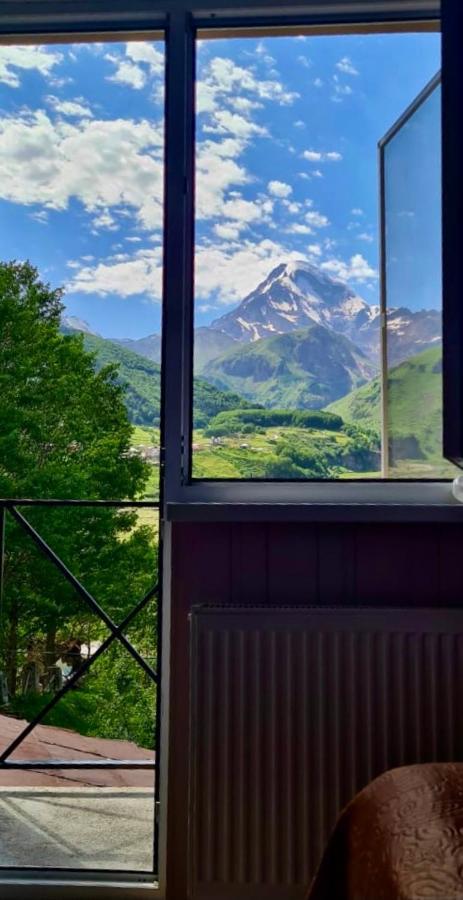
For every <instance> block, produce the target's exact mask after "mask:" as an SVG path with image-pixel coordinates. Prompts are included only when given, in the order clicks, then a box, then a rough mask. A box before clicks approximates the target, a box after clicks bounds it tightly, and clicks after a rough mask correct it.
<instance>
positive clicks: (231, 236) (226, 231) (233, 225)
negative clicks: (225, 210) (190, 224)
mask: <svg viewBox="0 0 463 900" xmlns="http://www.w3.org/2000/svg"><path fill="white" fill-rule="evenodd" d="M241 231H242V227H241V223H240V222H223V223H221V222H217V224H216V225H214V233H215V234H216V235H217V237H219V238H222V239H223V240H225V241H236V240H238V238H239V236H240V232H241Z"/></svg>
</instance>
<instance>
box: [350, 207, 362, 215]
mask: <svg viewBox="0 0 463 900" xmlns="http://www.w3.org/2000/svg"><path fill="white" fill-rule="evenodd" d="M351 213H352V215H353V216H364V215H365V213H364V211H363V209H360V207H359V206H354V208H353V209H351Z"/></svg>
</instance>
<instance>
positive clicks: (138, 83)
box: [106, 54, 146, 91]
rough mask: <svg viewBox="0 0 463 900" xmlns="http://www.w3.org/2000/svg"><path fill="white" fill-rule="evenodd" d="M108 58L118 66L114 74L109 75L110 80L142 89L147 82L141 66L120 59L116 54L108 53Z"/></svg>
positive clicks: (135, 88)
mask: <svg viewBox="0 0 463 900" xmlns="http://www.w3.org/2000/svg"><path fill="white" fill-rule="evenodd" d="M106 59H108V60H109V61H110V62H113V63H115V65H116V66H117V68H116V71H115V72H114V74H113V75H108V81H114V82H115V83H116V84H126V85H128V87H131V88H134V90H137V91H138V90H140V89H141V88H142V87H144V86H145V84H146V75H145V72H144V71H143V69H141V68H140V66H136V65H135V64H134V63H131V62H127V61H126V60H123V59H118V58H117V57H115V56H111V55H110V54H108V55H107V57H106Z"/></svg>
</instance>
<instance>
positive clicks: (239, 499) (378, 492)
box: [163, 0, 461, 519]
mask: <svg viewBox="0 0 463 900" xmlns="http://www.w3.org/2000/svg"><path fill="white" fill-rule="evenodd" d="M207 5H212V4H202V8H203V10H204V7H205V6H207ZM231 5H232V4H230V6H231ZM258 6H260V4H259V3H256V4H255V6H254V8H253V10H246V11H245V12H244V14H243V10H240V9H239V4H238V3H235V4H233V11H232V12H227V15H226V16H221V15H220V12H219V11H216V12H212V11H211V12H208V13H207V14H205V13H204V12H201V15H200V16H199V17H198V16H195V15H194V10H192V4H190V12H191V14H189V13H188V12H186V13H184V17H183V23H184V54H183V60H181V59H180V56H179V61H178V62H179V69H178V70H180V69H181V70H182V72H183V75H184V78H185V80H184V83H183V89H182V98H181V99H180V96H179V94H180V90H179V86H178V84H177V96H176V97H173V96H171V97H170V102H169V97H168V99H167V111H166V121H167V128H169V124H168V123H169V114H170V115H171V116H172V117H174V118H176V117H178V119H179V120H181V126H182V127H181V128H180V130H179V129H178V125H179V122H177V125H176V127H177V142H178V143H177V146H181V147H182V148H183V153H182V157H181V159H180V158H179V157H177V160H176V166H175V168H174V166H172V167H171V169H170V171H169V161H170V155H169V150H168V148H167V151H166V198H167V200H166V203H167V213H166V214H167V216H170V221H171V222H173V223H175V232H176V233H175V235H173V234H171V233H170V228H169V226H168V225H167V224H166V234H167V235H168V236H169V235H170V238H171V242H170V243H171V244H173V245H175V251H174V252H173V253H172V256H171V259H170V265H169V262H168V260H167V256H166V260H165V282H164V296H165V297H166V298H167V299H166V306H165V308H166V315H167V316H169V320H170V321H167V320H165V329H164V339H165V346H164V355H163V360H164V378H165V388H166V393H165V395H164V401H165V415H166V430H165V444H164V460H165V479H166V480H165V502H166V516H167V518H171V519H175V518H179V517H180V518H183V517H184V515H185V516H188V518H193V517H195V516H197V517H200V518H203V517H206V518H209V517H211V516H214V515H217V510H218V507H219V506H220V508H221V516H223V517H224V518H227V517H228V516H229V515H234V514H235V512H236V509H237V507H239V510H240V514H241V515H242V516H243V517H244V518H248V517H249V516H252V515H254V513H253V512H252V511H251V510H250V507H252V506H255V505H256V504H265V505H267V504H268V507H267V508H268V509H270V507H271V506H272V505H275V504H277V505H278V506H279V507H280V512H281V513H282V514H284V515H285V516H288V515H289V514H290V513H291V510H293V509H294V506H295V505H298V506H307V507H310V508H311V509H310V511H309V510H308V511H307V515H309V516H310V515H311V516H313V515H318V513H317V510H318V509H320V511H321V512H322V514H323V515H326V513H327V508H328V507H330V508H333V507H339V508H340V509H344V510H345V509H346V508H352V510H353V512H354V511H355V515H358V514H359V507H362V508H363V512H362V513H361V515H363V516H364V517H365V518H369V517H370V514H371V510H372V507H375V508H382V509H383V510H384V515H385V516H386V517H387V516H390V515H391V508H393V509H394V510H395V511H396V510H397V508H398V507H399V506H400V507H402V508H403V509H404V510H405V509H407V508H408V507H409V506H413V507H414V515H416V512H417V509H418V508H419V509H420V511H421V513H420V516H421V518H422V519H426V518H436V517H437V518H440V517H442V516H443V517H444V519H447V518H449V517H450V518H452V519H453V518H455V516H456V515H457V510H459V509H461V507H460V506H459V504H458V501H456V500H455V499H454V497H453V494H452V491H451V482H449V481H444V480H430V481H413V480H410V481H407V480H400V481H393V480H387V481H386V480H383V481H381V480H377V481H368V482H366V481H362V480H357V481H355V480H354V479H352V480H349V481H325V482H322V481H314V480H312V481H310V480H306V481H295V480H294V481H289V480H288V481H286V480H259V481H250V480H248V481H246V480H241V479H236V480H229V481H227V480H226V479H217V480H206V479H201V480H194V479H192V478H191V475H190V473H191V455H192V401H193V317H194V284H193V254H194V141H195V121H194V109H195V97H194V86H195V78H196V72H195V40H196V37H197V36H198V35H199V36H202V32H204V30H206V31H207V32H208V33H209V34H211V33H214V34H216V35H217V34H219V33H220V31H222V32H223V31H224V30H225V31H226V30H230V29H233V31H235V30H236V31H235V33H236V34H239V33H240V29H241V33H243V29H245V30H248V29H251V30H253V29H256V30H257V31H258V30H259V29H267V30H268V29H271V28H278V27H280V28H283V29H288V28H291V27H293V28H297V27H299V28H304V26H305V27H307V28H313V27H314V26H316V27H318V28H321V27H324V28H336V29H341V28H342V27H345V28H346V29H348V28H350V27H353V28H358V27H359V26H360V25H361V24H363V25H365V26H367V27H368V26H370V25H371V26H375V25H376V26H377V27H378V26H386V27H387V25H388V24H389V25H400V24H401V23H403V25H404V26H405V25H406V24H407V23H410V24H415V25H416V24H417V23H422V24H423V26H424V27H425V26H426V25H428V26H429V27H432V25H433V24H434V25H438V24H439V23H440V6H439V4H438V3H433V2H427V0H424V2H420V0H417V2H411V3H409V2H407V0H402V2H399V3H397V2H392V3H387V2H386V3H373V2H371V0H370V2H360V3H352V2H344V3H339V2H338V3H334V2H329V0H327V2H326V3H325V4H323V5H322V4H320V3H317V2H310V0H308V2H307V0H306V3H305V4H304V5H303V7H302V5H300V6H299V12H297V13H293V12H292V11H291V14H289V13H288V12H287V13H284V14H277V15H276V14H274V12H273V11H272V10H271V9H270V10H269V4H267V9H266V10H265V12H263V11H260V10H258V9H256V7H258ZM322 7H323V8H322ZM235 8H236V12H235ZM303 8H304V9H305V10H307V12H306V13H305V14H304V13H303V12H301V10H302V9H303ZM176 16H177V19H176V25H177V27H180V19H181V14H179V13H177V14H176ZM173 18H175V16H174V17H173ZM171 21H172V18H171ZM247 33H249V30H248V31H247ZM182 66H183V68H181V67H182ZM180 135H181V136H180ZM169 198H170V200H172V205H173V206H175V210H174V209H171V210H170V209H169ZM180 210H181V215H180ZM167 253H169V238H168V247H167ZM168 298H170V299H168ZM166 321H167V327H166ZM179 358H180V360H181V362H180V365H179ZM210 504H213V505H214V510H212V509H211V508H210ZM183 505H188V506H191V509H190V511H189V512H188V513H186V512H183V511H182V507H183ZM282 507H284V510H283V508H282ZM254 512H255V511H254ZM392 515H394V512H392Z"/></svg>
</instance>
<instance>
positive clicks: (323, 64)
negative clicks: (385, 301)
mask: <svg viewBox="0 0 463 900" xmlns="http://www.w3.org/2000/svg"><path fill="white" fill-rule="evenodd" d="M391 60H394V73H395V74H394V78H393V79H391ZM439 65H440V36H439V34H437V33H435V34H433V33H426V34H425V33H415V34H404V33H400V34H368V35H365V34H362V35H355V34H350V35H324V36H321V35H317V36H290V37H289V36H286V37H281V36H272V35H271V34H269V35H268V36H266V37H265V38H241V37H240V38H235V37H233V36H232V35H230V37H229V38H226V39H220V40H213V39H208V40H203V41H201V42H200V44H199V46H198V63H197V66H198V72H197V97H196V100H197V119H196V139H197V147H196V246H195V348H194V372H195V381H194V430H193V435H192V447H193V452H192V459H193V464H192V475H193V477H194V478H236V479H238V478H245V479H253V478H255V479H259V478H295V479H307V478H315V479H335V478H375V477H379V476H380V474H381V473H380V469H381V445H380V440H381V439H380V417H381V391H380V385H379V380H378V376H379V369H380V311H379V271H378V269H379V252H378V250H379V247H378V244H379V241H378V226H377V222H378V162H377V145H378V141H379V139H380V138H381V136H382V135H383V134H384V133H385V131H386V129H387V128H388V125H389V123H390V122H391V121H395V119H396V118H397V117H398V116H399V115H400V114H401V113H402V111H403V110H404V108H406V107H407V106H408V105H409V104H410V103H411V101H412V100H413V97H414V96H415V95H416V94H417V93H418V91H419V90H420V89H421V88H422V86H423V85H424V84H426V82H427V81H429V79H430V78H431V77H432V76H433V75H434V74H435V72H436V71H437V70H438V69H439ZM418 326H419V323H418V322H417V320H416V319H415V317H414V316H413V315H411V319H410V326H409V330H410V342H411V343H412V344H414V345H419V346H420V348H421V347H422V346H423V345H424V346H427V345H428V344H429V339H428V333H427V332H426V331H425V332H423V331H422V330H421V329H420V328H419V327H418ZM432 337H433V336H432Z"/></svg>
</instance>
